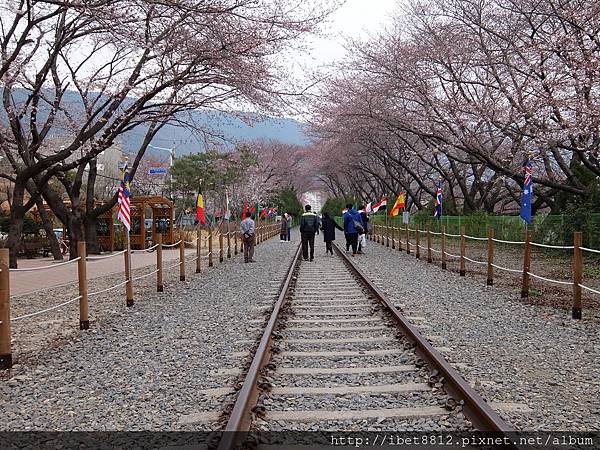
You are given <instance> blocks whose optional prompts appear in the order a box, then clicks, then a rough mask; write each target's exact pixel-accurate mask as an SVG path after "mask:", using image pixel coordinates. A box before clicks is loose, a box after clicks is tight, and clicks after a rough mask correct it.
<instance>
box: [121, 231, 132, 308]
mask: <svg viewBox="0 0 600 450" xmlns="http://www.w3.org/2000/svg"><path fill="white" fill-rule="evenodd" d="M123 255H124V258H125V298H126V299H127V306H133V280H132V279H131V245H130V244H129V233H128V232H125V253H123Z"/></svg>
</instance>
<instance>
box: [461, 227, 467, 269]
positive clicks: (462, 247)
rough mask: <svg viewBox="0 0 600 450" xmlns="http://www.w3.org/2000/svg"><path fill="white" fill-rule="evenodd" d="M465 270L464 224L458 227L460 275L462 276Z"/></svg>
mask: <svg viewBox="0 0 600 450" xmlns="http://www.w3.org/2000/svg"><path fill="white" fill-rule="evenodd" d="M466 272H467V269H466V261H465V226H464V225H463V226H461V227H460V276H461V277H464V276H465V274H466Z"/></svg>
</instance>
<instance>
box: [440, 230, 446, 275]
mask: <svg viewBox="0 0 600 450" xmlns="http://www.w3.org/2000/svg"><path fill="white" fill-rule="evenodd" d="M441 230H442V269H445V268H446V226H445V225H442V226H441Z"/></svg>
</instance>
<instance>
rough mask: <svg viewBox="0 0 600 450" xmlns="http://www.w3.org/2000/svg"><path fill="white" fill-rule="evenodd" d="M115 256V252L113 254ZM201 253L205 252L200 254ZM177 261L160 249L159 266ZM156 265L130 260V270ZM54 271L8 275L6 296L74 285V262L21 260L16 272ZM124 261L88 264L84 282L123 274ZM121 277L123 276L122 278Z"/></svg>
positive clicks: (143, 256)
mask: <svg viewBox="0 0 600 450" xmlns="http://www.w3.org/2000/svg"><path fill="white" fill-rule="evenodd" d="M185 252H186V256H187V255H192V254H195V252H196V249H195V248H186V250H185ZM115 253H116V252H115ZM203 253H205V252H203ZM177 258H179V249H177V248H176V249H164V250H163V263H164V265H169V264H167V262H168V261H171V260H175V259H177ZM155 264H156V253H155V252H152V253H148V252H143V253H133V254H132V257H131V268H132V269H138V268H141V267H147V266H153V265H155ZM53 265H56V267H52V268H48V269H43V270H34V271H27V272H19V271H11V273H10V292H11V296H15V295H22V294H25V293H32V292H35V291H38V290H42V289H49V288H52V287H56V286H61V285H63V284H66V283H74V282H77V262H73V263H71V264H65V265H58V264H56V263H54V261H53V259H52V258H40V259H23V260H20V261H19V269H29V268H34V267H43V266H53ZM124 267H125V260H124V257H123V255H122V254H118V255H116V256H115V257H113V258H107V259H101V260H97V261H88V265H87V273H88V279H93V278H98V277H104V276H107V275H112V274H116V273H123V274H124V270H125V269H124ZM123 277H125V275H123Z"/></svg>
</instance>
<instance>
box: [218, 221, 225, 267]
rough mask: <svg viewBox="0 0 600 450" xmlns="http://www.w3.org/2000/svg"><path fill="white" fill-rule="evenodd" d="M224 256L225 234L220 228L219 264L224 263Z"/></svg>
mask: <svg viewBox="0 0 600 450" xmlns="http://www.w3.org/2000/svg"><path fill="white" fill-rule="evenodd" d="M223 256H224V252H223V233H222V232H221V229H220V228H219V262H220V263H222V262H223Z"/></svg>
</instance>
